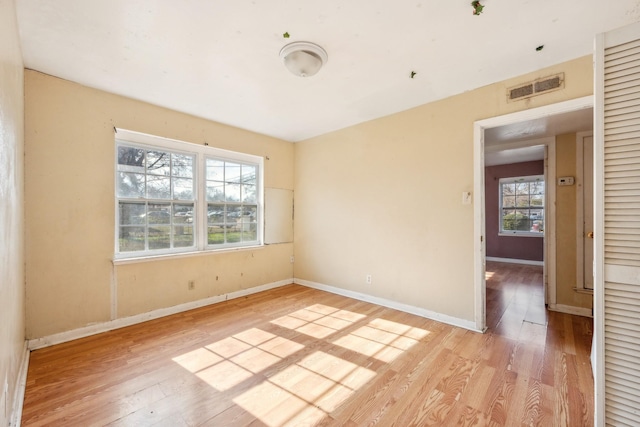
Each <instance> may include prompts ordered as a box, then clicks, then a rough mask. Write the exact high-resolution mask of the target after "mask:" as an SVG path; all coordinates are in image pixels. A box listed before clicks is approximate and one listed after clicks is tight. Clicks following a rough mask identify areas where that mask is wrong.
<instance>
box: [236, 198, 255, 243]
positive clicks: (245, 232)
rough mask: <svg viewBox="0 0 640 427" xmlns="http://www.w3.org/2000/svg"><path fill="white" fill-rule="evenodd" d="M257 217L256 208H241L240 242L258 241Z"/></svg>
mask: <svg viewBox="0 0 640 427" xmlns="http://www.w3.org/2000/svg"><path fill="white" fill-rule="evenodd" d="M257 215H258V207H257V206H244V207H243V208H242V222H241V225H240V230H241V231H242V241H243V242H247V241H256V240H257V239H258V222H257V220H256V218H257Z"/></svg>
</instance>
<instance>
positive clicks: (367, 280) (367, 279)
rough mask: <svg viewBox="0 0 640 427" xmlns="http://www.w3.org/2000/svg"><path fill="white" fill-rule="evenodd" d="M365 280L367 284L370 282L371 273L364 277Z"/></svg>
mask: <svg viewBox="0 0 640 427" xmlns="http://www.w3.org/2000/svg"><path fill="white" fill-rule="evenodd" d="M365 281H366V282H367V285H370V284H371V275H370V274H367V277H366V280H365Z"/></svg>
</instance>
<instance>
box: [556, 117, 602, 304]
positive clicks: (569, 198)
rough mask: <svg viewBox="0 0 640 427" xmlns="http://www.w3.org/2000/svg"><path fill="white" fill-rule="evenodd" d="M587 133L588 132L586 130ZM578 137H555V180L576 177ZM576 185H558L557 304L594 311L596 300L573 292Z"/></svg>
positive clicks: (574, 284) (575, 260) (572, 135)
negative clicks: (594, 301)
mask: <svg viewBox="0 0 640 427" xmlns="http://www.w3.org/2000/svg"><path fill="white" fill-rule="evenodd" d="M587 130H588V129H587ZM576 171H577V169H576V134H575V133H570V134H566V135H558V136H556V176H558V177H561V176H572V177H575V176H576ZM577 191H578V186H577V185H569V186H559V185H557V183H556V303H557V304H561V305H568V306H572V307H582V308H592V307H593V303H592V300H593V297H592V296H591V295H588V294H581V293H577V292H576V291H574V288H575V287H576V284H577V283H576V280H577V279H576V270H577V268H576V262H577V258H576V256H577V255H576V254H577V245H576V241H577V236H576V233H577V231H576V207H577V205H576V201H577Z"/></svg>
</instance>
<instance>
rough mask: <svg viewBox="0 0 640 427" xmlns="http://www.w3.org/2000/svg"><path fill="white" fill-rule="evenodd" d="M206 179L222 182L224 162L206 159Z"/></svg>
mask: <svg viewBox="0 0 640 427" xmlns="http://www.w3.org/2000/svg"><path fill="white" fill-rule="evenodd" d="M207 179H208V180H214V181H224V162H223V161H222V160H214V159H207Z"/></svg>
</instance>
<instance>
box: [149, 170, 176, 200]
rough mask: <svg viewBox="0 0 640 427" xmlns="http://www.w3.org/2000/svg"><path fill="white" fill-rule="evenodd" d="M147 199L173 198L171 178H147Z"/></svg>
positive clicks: (150, 176)
mask: <svg viewBox="0 0 640 427" xmlns="http://www.w3.org/2000/svg"><path fill="white" fill-rule="evenodd" d="M147 179H148V181H147V197H148V198H150V199H170V198H171V178H165V177H162V176H153V175H148V176H147Z"/></svg>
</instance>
